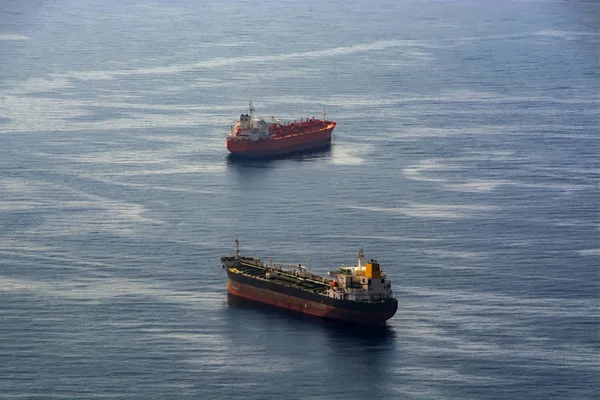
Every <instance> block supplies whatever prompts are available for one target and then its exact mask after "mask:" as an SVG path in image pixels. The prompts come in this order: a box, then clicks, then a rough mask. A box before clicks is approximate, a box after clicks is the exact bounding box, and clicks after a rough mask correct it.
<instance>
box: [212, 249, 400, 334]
mask: <svg viewBox="0 0 600 400" xmlns="http://www.w3.org/2000/svg"><path fill="white" fill-rule="evenodd" d="M235 244H236V254H235V256H224V257H221V263H222V264H223V268H224V269H225V270H226V271H227V277H228V278H229V280H228V282H227V291H228V292H229V294H230V295H233V296H237V297H242V298H245V299H248V300H253V301H258V302H261V303H266V304H270V305H273V306H276V307H281V308H285V309H288V310H293V311H298V312H301V313H305V314H310V315H314V316H317V317H323V318H328V319H333V320H339V321H345V322H352V323H358V324H365V325H378V326H381V325H385V322H386V321H387V320H388V319H390V318H392V317H393V316H394V314H395V313H396V310H397V309H398V301H397V300H396V299H395V298H394V296H393V294H392V288H391V282H390V281H389V280H388V279H386V275H385V274H384V273H383V271H382V270H381V268H380V266H379V263H377V261H376V260H373V259H371V260H370V261H368V262H366V263H365V262H364V253H363V251H362V250H360V251H359V252H358V264H357V265H355V266H352V267H350V266H346V265H343V266H342V267H340V268H339V269H337V270H335V271H330V272H329V273H328V275H329V276H328V277H321V276H318V275H314V274H312V273H311V272H310V270H309V269H308V268H307V267H305V266H303V265H302V264H276V263H273V262H269V263H264V262H262V261H261V260H260V259H258V258H253V257H242V256H240V253H239V248H238V245H239V242H238V241H237V240H236V241H235ZM292 265H293V266H294V267H295V268H294V269H293V270H290V269H284V268H282V267H283V266H292Z"/></svg>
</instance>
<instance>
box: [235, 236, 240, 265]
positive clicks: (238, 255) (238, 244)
mask: <svg viewBox="0 0 600 400" xmlns="http://www.w3.org/2000/svg"><path fill="white" fill-rule="evenodd" d="M235 259H236V260H239V259H240V241H239V240H237V239H235Z"/></svg>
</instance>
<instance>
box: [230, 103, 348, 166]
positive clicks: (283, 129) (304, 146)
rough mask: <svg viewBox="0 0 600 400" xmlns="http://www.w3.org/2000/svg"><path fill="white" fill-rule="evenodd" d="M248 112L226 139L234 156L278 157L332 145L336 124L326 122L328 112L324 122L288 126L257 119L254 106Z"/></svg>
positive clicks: (301, 121)
mask: <svg viewBox="0 0 600 400" xmlns="http://www.w3.org/2000/svg"><path fill="white" fill-rule="evenodd" d="M249 111H250V113H249V114H242V115H240V119H239V121H234V122H233V124H232V125H231V130H230V132H229V135H228V136H227V139H225V143H226V145H227V150H229V151H230V152H231V154H232V155H234V156H241V157H253V158H263V157H275V156H282V155H286V154H290V153H297V152H301V151H308V150H316V149H320V148H325V147H328V146H331V136H332V134H333V128H335V126H336V125H337V123H336V122H333V121H327V120H326V119H325V115H326V114H325V110H323V119H322V120H320V119H317V118H315V117H313V118H306V119H300V121H293V122H287V123H281V122H280V121H279V119H278V118H275V117H272V119H273V121H272V122H267V121H265V120H264V119H262V118H260V119H256V118H254V107H253V106H252V103H250V110H249Z"/></svg>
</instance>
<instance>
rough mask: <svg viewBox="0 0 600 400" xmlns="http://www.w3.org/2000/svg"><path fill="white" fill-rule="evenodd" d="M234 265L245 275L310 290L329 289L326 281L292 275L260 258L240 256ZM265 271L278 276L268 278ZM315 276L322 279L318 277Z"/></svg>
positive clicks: (320, 290)
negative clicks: (268, 265)
mask: <svg viewBox="0 0 600 400" xmlns="http://www.w3.org/2000/svg"><path fill="white" fill-rule="evenodd" d="M234 266H235V268H237V269H238V270H239V271H240V272H241V273H243V274H245V275H249V276H253V277H256V278H260V279H268V280H270V281H273V282H277V283H280V284H283V285H291V286H295V287H298V288H299V289H304V290H308V291H311V292H321V293H322V292H324V291H326V290H329V283H327V282H324V281H318V280H316V279H311V278H310V277H304V276H298V275H294V274H293V273H292V272H289V271H284V270H280V269H276V268H270V267H267V266H265V265H264V264H263V263H262V262H261V261H260V260H256V259H244V258H242V259H240V260H239V261H237V262H236V263H235V265H234ZM267 273H277V274H278V275H279V277H278V278H270V279H269V278H267ZM315 278H318V279H322V278H320V277H315Z"/></svg>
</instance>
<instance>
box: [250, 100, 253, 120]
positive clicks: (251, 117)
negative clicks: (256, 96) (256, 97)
mask: <svg viewBox="0 0 600 400" xmlns="http://www.w3.org/2000/svg"><path fill="white" fill-rule="evenodd" d="M250 121H254V106H253V105H252V102H250Z"/></svg>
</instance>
